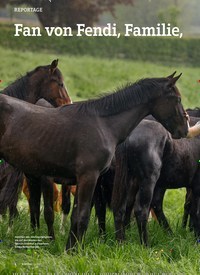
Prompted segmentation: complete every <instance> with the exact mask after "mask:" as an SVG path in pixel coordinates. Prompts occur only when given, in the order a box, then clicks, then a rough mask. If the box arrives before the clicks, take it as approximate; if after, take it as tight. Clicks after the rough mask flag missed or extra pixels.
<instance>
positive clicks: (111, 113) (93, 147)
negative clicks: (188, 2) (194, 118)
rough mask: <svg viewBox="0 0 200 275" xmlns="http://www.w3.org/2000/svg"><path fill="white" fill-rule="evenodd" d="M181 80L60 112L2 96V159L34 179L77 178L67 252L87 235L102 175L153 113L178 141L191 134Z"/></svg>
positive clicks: (146, 82)
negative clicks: (145, 118)
mask: <svg viewBox="0 0 200 275" xmlns="http://www.w3.org/2000/svg"><path fill="white" fill-rule="evenodd" d="M179 77H180V75H179V76H177V77H174V74H173V75H171V76H169V77H167V78H165V77H163V78H150V79H142V80H140V81H138V82H137V83H134V84H130V85H128V86H126V87H125V88H122V89H120V90H118V91H117V92H115V93H112V94H109V95H106V96H104V97H101V98H99V99H94V100H89V101H83V102H77V103H75V104H70V105H66V106H62V107H58V108H44V107H40V106H36V105H32V104H28V103H22V102H21V101H19V100H17V99H14V98H11V97H8V96H5V95H0V129H1V132H0V156H2V157H3V158H5V159H6V161H8V162H9V163H11V164H13V165H15V166H16V167H17V168H18V169H20V170H23V171H24V172H25V174H26V175H29V176H30V177H31V176H32V177H34V176H38V177H39V176H41V175H48V176H53V177H55V176H58V177H62V178H69V179H71V180H72V179H73V180H75V179H76V181H74V182H77V191H76V195H75V200H74V206H73V211H72V215H71V228H70V233H69V238H68V241H67V246H66V249H67V250H68V249H70V248H72V247H74V245H75V244H76V242H77V241H81V240H82V237H83V235H84V233H85V232H86V229H87V226H88V223H89V217H90V210H91V202H92V197H93V193H94V189H95V186H96V182H97V179H98V177H99V175H100V174H102V173H103V172H105V170H106V169H108V168H109V166H110V164H111V160H112V158H113V156H114V154H115V148H116V146H117V145H118V144H119V143H121V142H123V141H124V140H125V139H126V137H127V136H128V135H129V134H130V133H131V131H132V130H133V129H134V128H135V127H136V126H137V125H138V123H139V122H140V121H141V120H142V119H143V118H144V117H145V116H147V115H149V114H152V115H153V116H154V117H155V118H156V119H157V120H158V121H159V122H161V123H162V124H163V126H164V127H166V129H167V130H169V131H170V132H171V134H172V136H173V137H174V138H181V137H185V136H186V135H187V132H188V121H187V117H186V114H185V111H184V109H183V106H182V104H181V96H180V93H179V91H178V88H177V87H176V86H175V83H176V81H177V80H178V78H179ZM16 121H17V122H18V123H17V125H16ZM0 206H1V205H0Z"/></svg>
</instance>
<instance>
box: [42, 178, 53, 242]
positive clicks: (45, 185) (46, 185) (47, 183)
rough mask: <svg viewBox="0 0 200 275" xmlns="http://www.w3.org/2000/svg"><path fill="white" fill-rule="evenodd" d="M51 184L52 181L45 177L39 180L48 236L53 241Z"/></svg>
mask: <svg viewBox="0 0 200 275" xmlns="http://www.w3.org/2000/svg"><path fill="white" fill-rule="evenodd" d="M53 184H54V183H53V181H51V180H50V179H49V178H47V177H42V178H41V186H42V193H43V198H44V218H45V221H46V224H47V227H48V235H49V236H51V237H52V239H53V240H54V239H55V234H54V228H53V223H54V210H53V201H54V198H53V195H54V194H53V193H54V188H53Z"/></svg>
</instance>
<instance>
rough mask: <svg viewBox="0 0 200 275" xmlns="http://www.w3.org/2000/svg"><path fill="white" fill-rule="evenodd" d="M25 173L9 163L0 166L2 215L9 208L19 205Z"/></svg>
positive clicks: (0, 208) (0, 212) (0, 211)
mask: <svg viewBox="0 0 200 275" xmlns="http://www.w3.org/2000/svg"><path fill="white" fill-rule="evenodd" d="M22 179H23V173H22V172H21V171H19V170H17V169H16V168H14V167H12V166H11V165H9V164H8V163H6V162H5V163H4V165H2V166H0V184H1V186H2V188H1V191H0V214H3V213H5V211H6V209H7V207H8V206H13V204H15V205H16V204H17V201H18V196H19V193H20V191H21V189H22Z"/></svg>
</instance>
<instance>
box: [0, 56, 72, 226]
mask: <svg viewBox="0 0 200 275" xmlns="http://www.w3.org/2000/svg"><path fill="white" fill-rule="evenodd" d="M57 66H58V60H54V61H52V63H51V64H50V65H46V66H39V67H37V68H35V69H34V70H32V71H31V72H28V73H27V74H26V75H24V76H22V77H20V78H19V79H17V80H16V81H14V82H13V83H12V84H11V85H9V86H8V87H7V88H5V89H4V90H3V91H1V93H2V94H6V95H9V96H11V97H15V98H18V99H20V100H24V101H27V102H30V103H33V104H35V103H36V102H38V100H39V101H40V100H41V98H42V99H45V100H46V102H47V101H48V102H49V103H51V104H52V105H53V106H60V105H64V104H69V103H71V99H70V97H69V95H68V93H67V91H66V89H65V86H64V82H63V76H62V74H61V72H60V70H59V69H58V67H57ZM43 105H44V102H43ZM21 180H22V172H20V171H19V170H16V169H15V168H14V167H12V166H10V165H9V164H8V163H6V162H3V165H1V166H0V192H1V195H2V196H3V194H4V193H5V196H6V195H7V192H8V190H7V189H9V187H10V185H11V184H10V182H12V190H9V193H12V194H14V197H11V198H9V200H8V201H7V205H8V206H9V211H10V218H11V220H12V217H13V216H15V215H16V214H17V208H16V204H17V200H18V196H16V195H17V191H18V188H19V187H18V182H17V181H21ZM2 193H3V194H2ZM5 207H6V205H5ZM4 210H5V209H3V208H2V209H0V214H3V212H4ZM11 220H10V223H11Z"/></svg>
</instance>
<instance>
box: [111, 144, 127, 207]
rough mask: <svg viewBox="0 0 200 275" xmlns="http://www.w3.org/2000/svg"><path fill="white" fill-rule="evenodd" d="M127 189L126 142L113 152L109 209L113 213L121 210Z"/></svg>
mask: <svg viewBox="0 0 200 275" xmlns="http://www.w3.org/2000/svg"><path fill="white" fill-rule="evenodd" d="M127 187H128V154H127V142H123V143H121V144H120V145H118V146H117V148H116V152H115V177H114V184H113V192H112V201H111V208H112V209H113V211H114V212H115V211H118V210H119V209H121V207H122V205H123V204H124V203H125V201H126V199H127Z"/></svg>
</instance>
